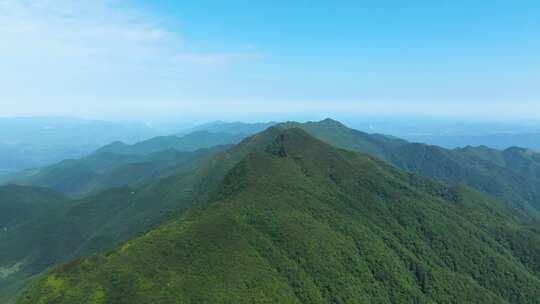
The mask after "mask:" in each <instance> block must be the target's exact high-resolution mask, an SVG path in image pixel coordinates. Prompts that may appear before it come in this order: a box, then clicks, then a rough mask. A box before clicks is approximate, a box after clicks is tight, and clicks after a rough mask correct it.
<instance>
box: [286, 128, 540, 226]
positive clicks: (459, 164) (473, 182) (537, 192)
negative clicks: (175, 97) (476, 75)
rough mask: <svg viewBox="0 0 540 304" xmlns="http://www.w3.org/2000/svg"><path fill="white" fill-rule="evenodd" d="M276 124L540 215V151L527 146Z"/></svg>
mask: <svg viewBox="0 0 540 304" xmlns="http://www.w3.org/2000/svg"><path fill="white" fill-rule="evenodd" d="M279 127H281V128H290V127H299V128H302V129H304V130H305V131H306V132H308V133H309V134H311V135H312V136H314V137H316V138H318V139H320V140H322V141H325V142H327V143H329V144H332V145H334V146H336V147H340V148H344V149H349V150H354V151H358V152H363V153H366V154H369V155H372V156H374V157H377V158H379V159H382V160H385V161H386V162H388V163H390V164H392V165H394V166H396V167H397V168H399V169H402V170H406V171H409V172H414V173H417V174H420V175H422V176H425V177H429V178H432V179H435V180H437V181H440V182H444V183H448V184H451V185H457V184H466V185H468V186H470V187H473V188H475V189H477V190H480V191H482V192H484V193H487V194H489V195H492V196H494V197H496V198H498V199H500V200H501V201H504V202H506V203H507V204H508V205H510V206H513V207H515V208H518V209H522V210H526V211H527V212H529V213H531V214H534V215H535V216H537V217H539V218H540V187H539V185H540V181H539V180H538V172H539V171H538V167H539V165H540V162H538V160H539V159H540V155H539V154H536V153H534V152H532V151H531V150H524V149H521V150H524V151H526V152H523V151H522V152H521V153H512V152H511V151H512V150H515V149H509V150H506V151H504V152H501V151H499V150H495V149H490V148H487V147H478V148H473V147H468V148H467V149H456V150H447V149H443V148H440V147H437V146H430V145H425V144H419V143H408V142H406V141H404V140H401V139H396V138H392V137H388V136H384V135H379V134H367V133H363V132H360V131H357V130H353V129H349V128H347V127H346V126H344V125H343V124H341V123H339V122H337V121H334V120H331V119H326V120H323V121H320V122H308V123H305V124H299V123H286V124H281V125H279ZM518 150H520V149H518ZM503 154H504V155H503ZM501 160H503V161H504V163H501Z"/></svg>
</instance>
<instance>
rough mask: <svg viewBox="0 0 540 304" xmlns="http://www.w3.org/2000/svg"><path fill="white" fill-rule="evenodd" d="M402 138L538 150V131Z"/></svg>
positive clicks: (445, 144)
mask: <svg viewBox="0 0 540 304" xmlns="http://www.w3.org/2000/svg"><path fill="white" fill-rule="evenodd" d="M404 138H406V139H408V140H411V141H416V142H423V143H429V144H431V145H437V146H440V147H444V148H448V149H454V148H459V147H466V146H487V147H490V148H493V149H499V150H505V149H508V148H511V147H514V146H518V147H524V148H528V149H533V150H535V151H536V152H540V133H538V132H536V133H508V134H506V133H495V134H485V135H409V136H404Z"/></svg>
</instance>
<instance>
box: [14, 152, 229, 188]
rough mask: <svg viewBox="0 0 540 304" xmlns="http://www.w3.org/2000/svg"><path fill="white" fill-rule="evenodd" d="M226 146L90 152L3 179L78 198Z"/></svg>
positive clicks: (185, 167)
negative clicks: (193, 148) (146, 152)
mask: <svg viewBox="0 0 540 304" xmlns="http://www.w3.org/2000/svg"><path fill="white" fill-rule="evenodd" d="M227 148H229V147H228V146H216V147H212V148H208V149H200V150H196V151H193V152H191V151H190V152H181V151H177V150H173V149H168V150H163V151H159V152H154V153H150V154H146V155H137V154H134V155H130V154H113V153H109V152H100V153H93V154H91V155H89V156H87V157H84V158H81V159H78V160H65V161H62V162H60V163H58V164H55V165H51V166H48V167H44V168H38V169H33V170H26V171H23V172H21V173H18V174H14V175H12V176H11V177H10V178H9V179H7V182H9V183H14V184H19V185H32V186H40V187H48V188H52V189H54V190H56V191H60V192H62V193H64V194H66V195H69V196H71V197H75V198H80V197H83V196H86V195H88V194H92V193H98V192H100V191H104V190H107V189H110V188H114V187H123V186H134V185H139V184H141V183H144V182H148V181H151V180H156V179H159V178H163V177H166V176H169V175H171V174H174V173H181V172H187V171H190V170H192V169H194V168H196V167H197V166H199V165H201V164H203V163H205V162H206V161H207V160H208V159H209V158H211V157H212V156H213V155H214V154H216V153H218V152H220V151H223V150H226V149H227Z"/></svg>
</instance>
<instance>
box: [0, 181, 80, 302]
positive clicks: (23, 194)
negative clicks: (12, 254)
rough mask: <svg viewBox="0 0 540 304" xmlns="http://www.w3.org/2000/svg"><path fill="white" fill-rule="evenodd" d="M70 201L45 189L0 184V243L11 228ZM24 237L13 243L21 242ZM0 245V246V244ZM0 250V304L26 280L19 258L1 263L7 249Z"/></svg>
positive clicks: (12, 229) (47, 213)
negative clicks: (21, 272) (21, 271)
mask: <svg viewBox="0 0 540 304" xmlns="http://www.w3.org/2000/svg"><path fill="white" fill-rule="evenodd" d="M69 204H70V201H69V200H68V199H67V198H66V197H64V196H63V195H61V194H59V193H56V192H54V191H52V190H49V189H44V188H36V187H23V186H15V185H7V186H2V187H0V244H5V243H8V241H6V240H7V239H8V238H9V235H11V233H12V232H13V231H16V230H18V229H19V228H20V227H23V226H25V225H27V224H28V223H32V222H35V221H36V220H37V219H41V218H44V217H47V216H51V215H53V214H55V213H56V212H57V211H58V210H61V209H62V208H64V207H67V206H68V205H69ZM24 238H25V237H24V236H23V237H22V238H20V239H18V240H15V241H16V242H24ZM0 247H2V246H0ZM2 249H4V250H2V251H1V252H0V261H1V262H0V303H8V298H11V297H12V296H14V295H15V294H16V293H17V291H18V290H19V289H20V288H22V286H23V285H24V284H25V282H26V281H27V279H28V277H26V276H24V275H20V273H19V271H20V269H21V267H22V266H23V263H21V262H20V261H9V262H4V261H5V260H4V257H5V256H6V255H9V248H4V247H2Z"/></svg>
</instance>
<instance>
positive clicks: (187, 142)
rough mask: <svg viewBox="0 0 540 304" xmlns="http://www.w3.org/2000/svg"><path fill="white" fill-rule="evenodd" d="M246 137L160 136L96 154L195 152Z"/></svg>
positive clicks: (200, 133) (113, 146)
mask: <svg viewBox="0 0 540 304" xmlns="http://www.w3.org/2000/svg"><path fill="white" fill-rule="evenodd" d="M245 137H246V135H244V134H229V133H212V132H208V131H196V132H192V133H189V134H186V135H184V136H182V137H177V136H158V137H154V138H151V139H148V140H145V141H142V142H138V143H135V144H132V145H128V144H124V143H122V142H114V143H112V144H109V145H106V146H104V147H102V148H100V149H98V150H97V151H95V152H94V153H95V154H100V153H111V154H128V155H145V154H150V153H155V152H159V151H163V150H168V149H175V150H178V151H195V150H198V149H203V148H210V147H213V146H218V145H229V144H236V143H238V142H240V141H241V140H242V139H244V138H245Z"/></svg>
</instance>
